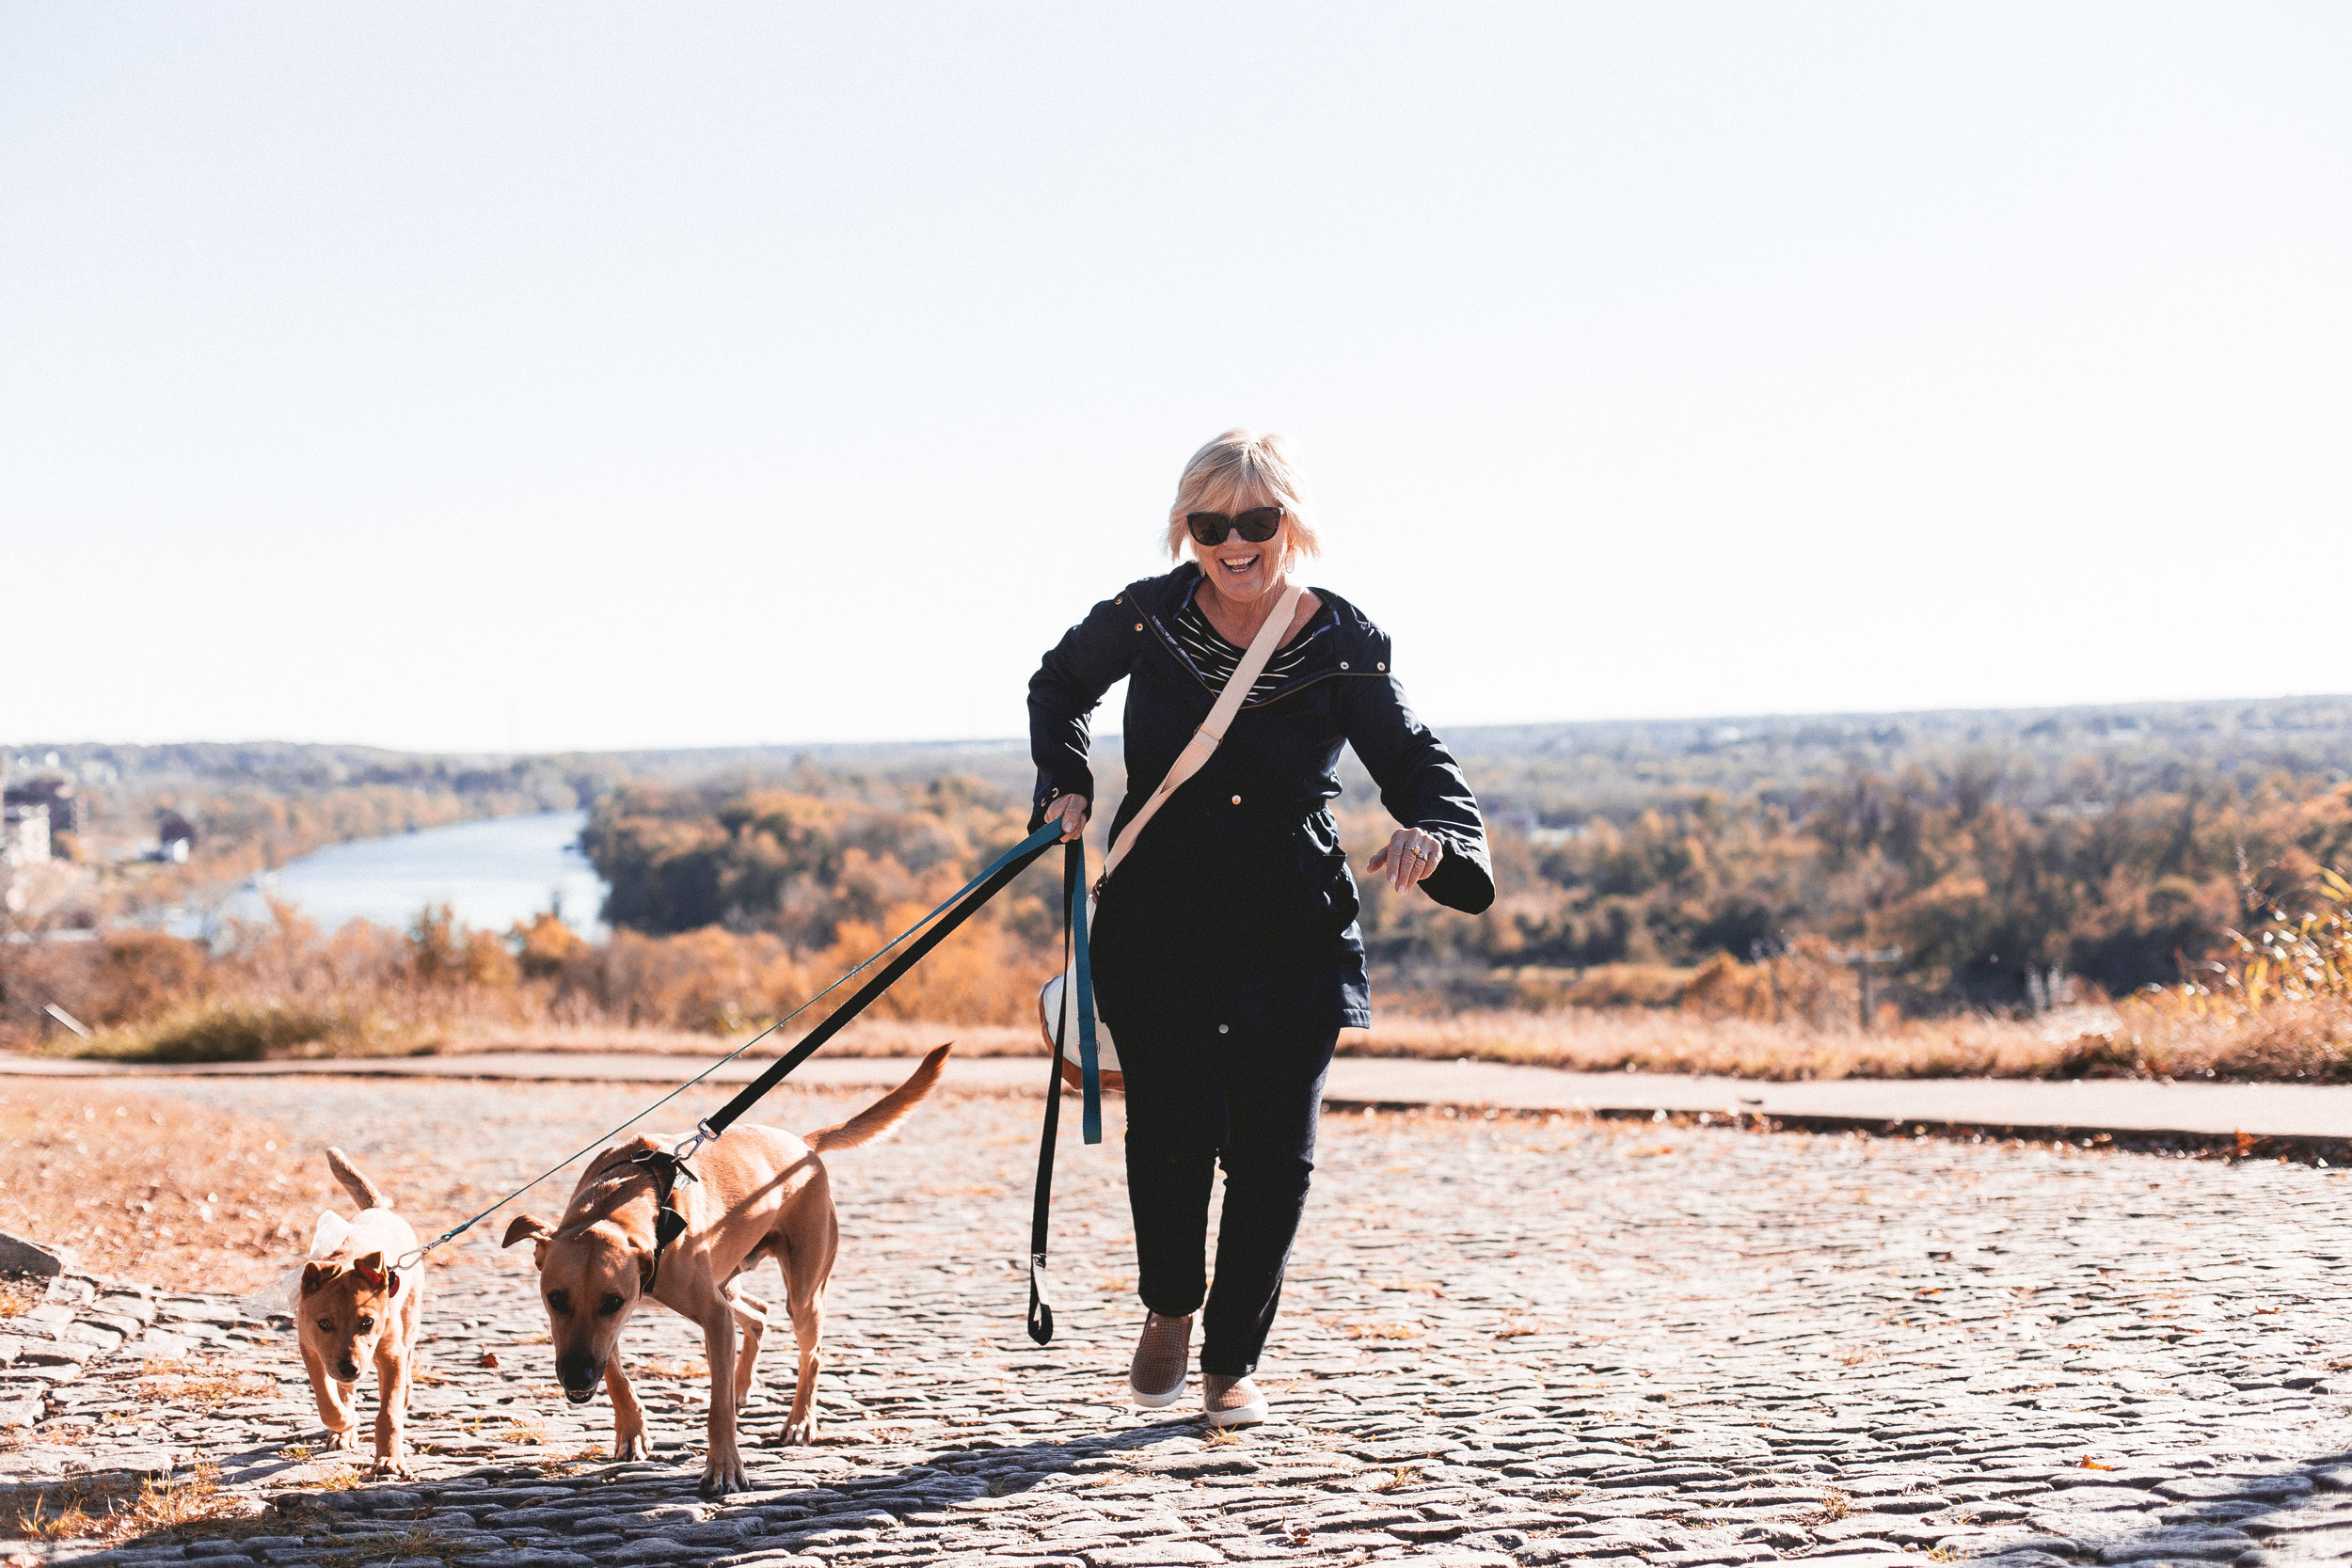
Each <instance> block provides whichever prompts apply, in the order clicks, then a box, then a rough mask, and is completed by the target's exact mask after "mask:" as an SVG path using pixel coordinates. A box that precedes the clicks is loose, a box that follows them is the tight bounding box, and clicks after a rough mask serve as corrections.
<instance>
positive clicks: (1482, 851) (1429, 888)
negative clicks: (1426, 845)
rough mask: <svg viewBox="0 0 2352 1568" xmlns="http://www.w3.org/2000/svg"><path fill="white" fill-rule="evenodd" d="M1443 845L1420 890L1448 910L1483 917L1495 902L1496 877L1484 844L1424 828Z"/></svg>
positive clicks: (1455, 832)
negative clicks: (1468, 841) (1488, 861)
mask: <svg viewBox="0 0 2352 1568" xmlns="http://www.w3.org/2000/svg"><path fill="white" fill-rule="evenodd" d="M1422 832H1425V833H1429V834H1432V835H1433V836H1435V837H1436V838H1437V839H1438V841H1439V842H1440V843H1442V844H1443V845H1444V846H1445V853H1444V854H1442V855H1440V856H1439V857H1438V864H1437V867H1436V869H1434V870H1432V871H1431V872H1430V873H1429V875H1428V876H1426V877H1424V878H1422V882H1421V890H1422V892H1423V893H1425V894H1427V895H1429V896H1430V897H1431V898H1433V899H1435V900H1436V901H1437V902H1438V903H1440V904H1443V905H1444V906H1445V907H1446V908H1447V909H1449V910H1459V911H1462V912H1463V913H1464V914H1484V913H1485V912H1486V910H1487V908H1488V907H1489V906H1491V905H1492V904H1493V903H1494V901H1495V877H1494V872H1493V870H1492V869H1491V868H1490V867H1489V865H1488V863H1487V861H1486V845H1485V844H1484V843H1483V842H1478V843H1466V842H1465V841H1464V839H1463V836H1462V834H1461V832H1459V830H1456V829H1452V828H1440V827H1423V828H1422Z"/></svg>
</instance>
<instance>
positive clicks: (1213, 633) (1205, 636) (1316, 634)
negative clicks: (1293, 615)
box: [1174, 599, 1330, 702]
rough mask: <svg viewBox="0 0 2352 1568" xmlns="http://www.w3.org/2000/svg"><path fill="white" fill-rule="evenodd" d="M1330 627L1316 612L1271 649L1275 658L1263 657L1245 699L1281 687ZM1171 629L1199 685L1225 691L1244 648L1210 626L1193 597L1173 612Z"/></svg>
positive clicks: (1263, 695)
mask: <svg viewBox="0 0 2352 1568" xmlns="http://www.w3.org/2000/svg"><path fill="white" fill-rule="evenodd" d="M1329 629H1330V626H1329V625H1328V624H1327V623H1326V622H1325V620H1324V617H1323V613H1322V611H1320V610H1318V611H1316V613H1315V618H1314V620H1312V621H1311V622H1310V623H1308V626H1307V629H1306V631H1305V632H1304V633H1302V634H1301V635H1300V636H1299V637H1298V638H1297V639H1296V640H1295V641H1293V642H1291V644H1290V645H1289V646H1288V647H1282V648H1277V649H1275V650H1274V657H1272V658H1269V659H1267V660H1266V666H1265V669H1264V671H1263V673H1261V674H1260V675H1259V676H1258V683H1257V684H1256V685H1255V686H1253V687H1251V688H1250V689H1249V698H1248V700H1250V701H1253V702H1254V701H1260V700H1263V699H1264V698H1266V697H1269V696H1272V695H1273V694H1274V693H1275V692H1276V691H1278V690H1279V689H1281V688H1282V685H1283V683H1284V682H1286V681H1288V680H1289V679H1290V678H1291V677H1292V676H1293V675H1295V674H1297V673H1299V672H1300V671H1301V670H1303V669H1304V668H1305V667H1306V665H1307V661H1308V656H1309V655H1310V654H1311V653H1312V652H1313V651H1314V649H1315V645H1316V644H1317V643H1318V642H1320V641H1322V640H1323V636H1324V633H1325V632H1327V631H1328V630H1329ZM1174 630H1175V633H1176V646H1177V648H1178V650H1179V651H1181V652H1182V653H1183V654H1184V662H1185V663H1187V664H1189V665H1191V666H1192V673H1194V674H1196V675H1198V676H1200V681H1201V684H1202V685H1204V686H1206V687H1208V689H1210V690H1212V691H1222V690H1224V689H1225V683H1226V682H1227V681H1230V680H1232V678H1233V672H1234V671H1236V670H1238V669H1240V668H1241V657H1242V654H1243V652H1244V651H1245V650H1243V649H1242V648H1239V647H1237V646H1235V645H1234V644H1233V643H1232V642H1229V641H1226V640H1225V638H1224V636H1223V634H1221V633H1220V632H1218V630H1217V629H1216V627H1215V626H1211V625H1209V618H1208V616H1207V615H1206V614H1204V613H1203V612H1202V611H1201V609H1200V604H1199V603H1198V602H1197V601H1195V600H1192V599H1186V600H1185V601H1184V609H1182V610H1178V611H1177V612H1176V619H1175V622H1174Z"/></svg>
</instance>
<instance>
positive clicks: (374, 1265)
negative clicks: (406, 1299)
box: [298, 1252, 400, 1383]
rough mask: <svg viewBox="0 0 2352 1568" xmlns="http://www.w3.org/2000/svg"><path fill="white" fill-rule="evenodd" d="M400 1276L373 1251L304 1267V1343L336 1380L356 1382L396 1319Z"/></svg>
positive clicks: (378, 1253)
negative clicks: (393, 1318)
mask: <svg viewBox="0 0 2352 1568" xmlns="http://www.w3.org/2000/svg"><path fill="white" fill-rule="evenodd" d="M399 1290H400V1275H398V1274H397V1273H395V1272H394V1271H392V1270H391V1269H389V1268H388V1267H386V1266H385V1262H384V1255H383V1254H382V1253H380V1252H371V1253H369V1254H368V1255H367V1256H366V1257H364V1258H355V1259H352V1260H351V1261H350V1262H349V1263H343V1262H341V1261H338V1260H335V1259H327V1260H326V1261H324V1262H317V1263H311V1264H309V1265H308V1266H306V1267H305V1268H304V1269H303V1271H302V1303H301V1313H302V1316H301V1318H300V1319H299V1320H298V1321H299V1322H300V1323H301V1324H302V1342H303V1343H304V1344H305V1345H306V1346H308V1347H309V1348H310V1349H311V1350H314V1351H316V1352H317V1353H318V1355H319V1358H320V1359H321V1360H322V1361H324V1362H325V1363H326V1370H327V1371H328V1372H330V1373H331V1374H333V1376H334V1379H335V1381H336V1382H338V1383H357V1382H358V1381H359V1369H360V1367H362V1366H363V1365H365V1364H366V1363H367V1362H368V1361H370V1360H372V1359H373V1358H374V1355H375V1348H376V1345H377V1344H378V1343H379V1342H380V1341H381V1340H382V1339H383V1338H384V1335H385V1332H386V1331H387V1330H388V1329H389V1328H390V1326H391V1322H392V1307H393V1301H392V1298H393V1296H394V1295H395V1294H396V1293H397V1292H398V1291H399Z"/></svg>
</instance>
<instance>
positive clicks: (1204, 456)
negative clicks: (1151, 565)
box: [1168, 430, 1323, 572]
mask: <svg viewBox="0 0 2352 1568" xmlns="http://www.w3.org/2000/svg"><path fill="white" fill-rule="evenodd" d="M1253 506H1279V507H1280V508H1281V509H1282V531H1281V533H1280V534H1279V538H1280V540H1281V542H1282V560H1281V565H1280V569H1281V570H1282V571H1284V572H1288V571H1289V570H1290V569H1291V568H1292V567H1293V566H1294V565H1295V564H1297V562H1298V558H1299V557H1301V556H1306V555H1320V554H1322V553H1323V546H1322V543H1321V542H1320V541H1319V540H1317V539H1316V538H1315V529H1314V509H1313V508H1312V507H1311V505H1309V503H1308V500H1307V487H1306V486H1305V484H1303V483H1300V481H1299V477H1298V455H1297V451H1296V449H1295V445H1294V443H1293V442H1292V441H1291V440H1290V438H1289V437H1288V436H1280V435H1277V434H1275V433H1273V432H1270V431H1269V432H1268V433H1266V434H1265V435H1263V436H1261V435H1260V434H1258V433H1257V432H1256V431H1254V430H1229V431H1227V432H1225V434H1223V435H1222V436H1218V437H1217V438H1216V440H1214V441H1211V442H1210V443H1209V444H1208V445H1207V446H1205V447H1202V448H1201V449H1200V451H1196V452H1194V453H1193V454H1192V460H1191V461H1190V462H1188V463H1186V464H1185V465H1184V476H1183V477H1182V478H1180V479H1179V480H1177V482H1176V502H1175V504H1174V505H1172V506H1170V507H1169V508H1168V554H1169V555H1170V556H1173V557H1174V558H1175V559H1177V560H1178V561H1182V560H1183V559H1184V551H1185V548H1186V547H1187V546H1189V545H1190V544H1191V543H1192V530H1191V528H1190V527H1189V526H1188V525H1187V524H1186V523H1185V522H1184V515H1185V514H1186V513H1188V512H1222V513H1224V514H1226V515H1228V516H1231V515H1232V514H1234V513H1236V512H1246V511H1248V509H1249V508H1250V507H1253Z"/></svg>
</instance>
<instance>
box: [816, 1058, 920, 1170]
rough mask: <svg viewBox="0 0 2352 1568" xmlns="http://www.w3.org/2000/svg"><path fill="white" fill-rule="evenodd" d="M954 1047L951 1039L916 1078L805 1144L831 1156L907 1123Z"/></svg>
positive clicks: (916, 1073) (918, 1070)
mask: <svg viewBox="0 0 2352 1568" xmlns="http://www.w3.org/2000/svg"><path fill="white" fill-rule="evenodd" d="M955 1048H956V1043H955V1041H953V1040H949V1041H948V1042H947V1043H946V1045H943V1046H941V1047H940V1048H939V1049H938V1050H936V1051H934V1052H932V1053H930V1055H928V1056H926V1057H924V1058H923V1065H922V1066H921V1067H919V1068H916V1069H914V1075H913V1076H912V1077H910V1078H908V1080H907V1081H906V1082H905V1083H903V1084H901V1085H898V1087H897V1088H895V1089H893V1090H891V1091H890V1092H889V1093H888V1094H886V1095H884V1096H882V1098H881V1099H880V1100H877V1101H874V1103H872V1104H871V1105H868V1106H867V1107H866V1109H864V1110H863V1111H860V1112H859V1113H858V1114H857V1115H855V1116H853V1117H850V1119H849V1120H847V1121H845V1122H843V1123H841V1124H840V1125H839V1126H837V1127H820V1128H818V1130H817V1131H816V1132H811V1133H809V1134H808V1135H807V1136H806V1137H805V1138H804V1139H803V1142H805V1143H806V1144H807V1145H808V1147H809V1148H812V1149H814V1150H816V1151H817V1152H818V1153H819V1154H826V1153H830V1152H831V1151H833V1150H834V1149H836V1148H857V1147H858V1146H859V1145H860V1144H870V1143H872V1142H873V1141H874V1140H875V1139H876V1138H879V1137H881V1136H882V1134H883V1133H884V1132H889V1131H890V1130H891V1129H892V1128H894V1127H896V1126H898V1124H899V1123H900V1122H902V1121H904V1120H906V1119H907V1113H908V1112H910V1111H912V1110H914V1108H915V1107H916V1106H917V1105H920V1104H921V1103H922V1102H923V1101H924V1098H925V1097H926V1096H928V1095H929V1094H930V1092H931V1089H932V1086H933V1085H936V1084H937V1083H938V1082H939V1074H940V1072H941V1070H942V1069H945V1068H946V1065H947V1053H948V1052H950V1051H953V1050H954V1049H955Z"/></svg>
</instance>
